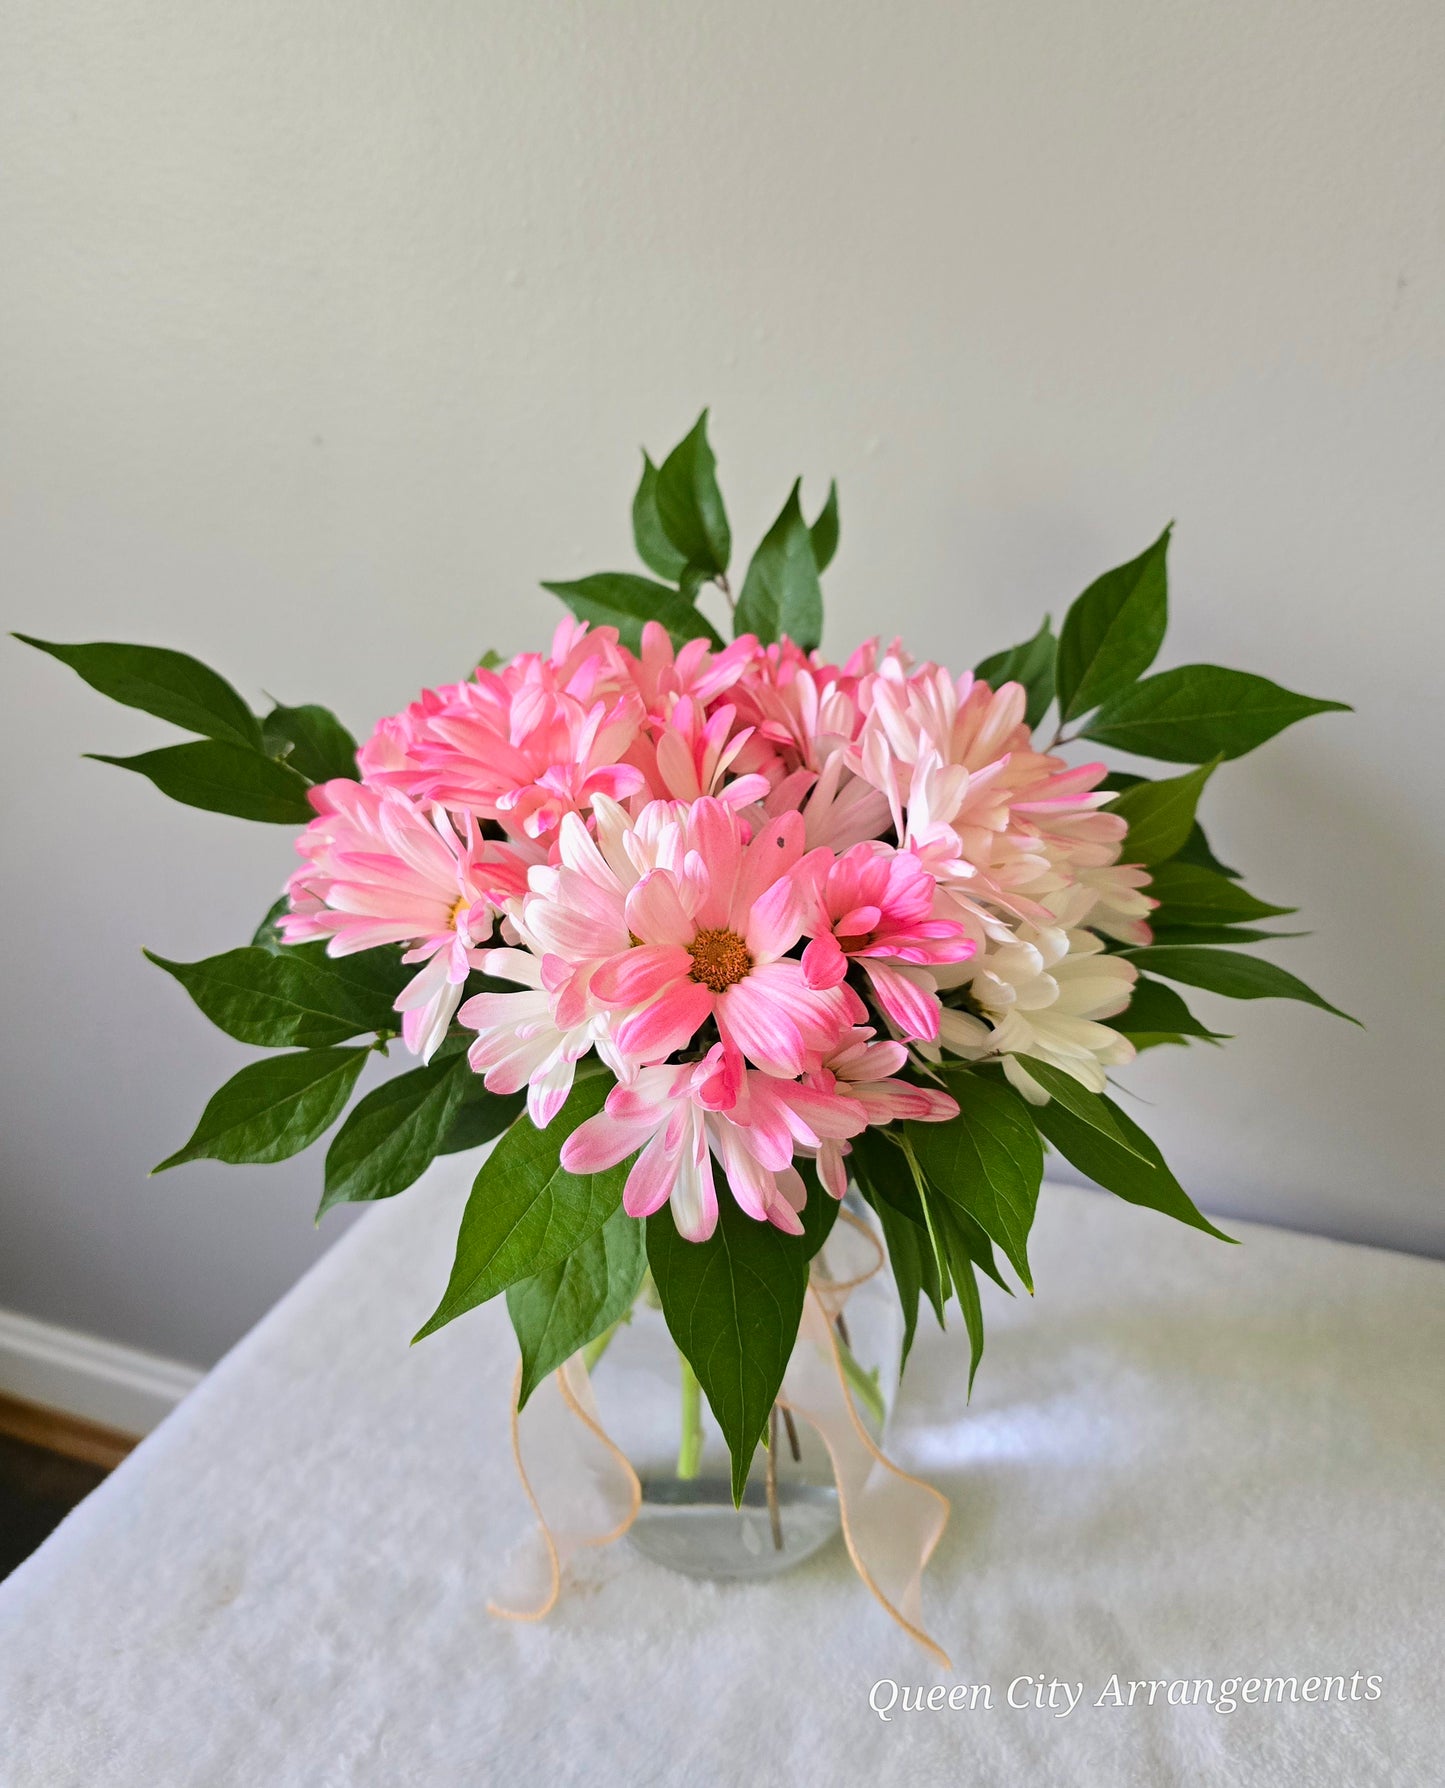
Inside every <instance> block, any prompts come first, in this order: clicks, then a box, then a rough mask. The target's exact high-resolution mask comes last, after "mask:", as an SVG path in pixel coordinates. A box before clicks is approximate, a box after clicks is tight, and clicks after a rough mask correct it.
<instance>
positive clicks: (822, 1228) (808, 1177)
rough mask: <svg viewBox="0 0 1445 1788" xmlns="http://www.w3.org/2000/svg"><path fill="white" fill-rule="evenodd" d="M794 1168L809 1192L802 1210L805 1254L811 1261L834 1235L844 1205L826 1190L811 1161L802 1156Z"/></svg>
mask: <svg viewBox="0 0 1445 1788" xmlns="http://www.w3.org/2000/svg"><path fill="white" fill-rule="evenodd" d="M793 1166H794V1167H796V1168H797V1170H798V1173H799V1174H800V1176H801V1177H802V1181H803V1186H804V1188H805V1190H806V1192H807V1195H808V1196H807V1202H806V1203H805V1204H804V1206H803V1209H802V1213H801V1215H802V1222H803V1252H804V1253H805V1254H806V1255H807V1256H808V1259H809V1260H811V1259H812V1258H813V1256H814V1255H815V1254H816V1253H817V1252H818V1251H819V1249H820V1248H821V1247H822V1246H823V1244H824V1242H826V1241H827V1239H828V1237H829V1236H830V1235H832V1233H833V1225H834V1224H835V1223H836V1222H837V1221H838V1212H839V1211H840V1210H842V1208H843V1207H842V1204H841V1203H840V1202H839V1200H838V1199H836V1198H834V1197H833V1195H832V1193H831V1192H829V1191H827V1190H825V1188H824V1186H823V1182H822V1181H821V1180H820V1179H819V1178H818V1173H817V1169H816V1168H815V1167H814V1166H813V1163H812V1162H811V1161H806V1160H804V1158H803V1157H802V1156H801V1155H798V1156H796V1157H795V1158H794V1161H793Z"/></svg>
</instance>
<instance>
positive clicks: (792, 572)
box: [733, 479, 823, 652]
mask: <svg viewBox="0 0 1445 1788" xmlns="http://www.w3.org/2000/svg"><path fill="white" fill-rule="evenodd" d="M801 488H802V480H801V479H799V480H798V482H797V483H796V484H795V485H794V486H793V488H792V490H791V491H790V492H789V495H788V500H787V502H786V503H784V505H783V507H782V510H781V512H780V513H779V515H778V519H777V520H776V521H775V522H774V523H773V525H772V527H771V528H769V529H768V531H767V533H766V534H765V535H764V536H763V539H762V544H761V545H760V546H759V547H758V550H757V551H756V552H755V553H754V554H753V557H752V563H751V564H750V565H749V566H748V574H747V576H746V578H744V580H743V590H742V595H741V596H740V597H739V598H738V606H737V612H736V614H735V615H734V617H733V632H734V633H736V634H742V633H755V634H756V635H757V636H758V638H759V639H760V640H761V641H762V642H763V644H764V645H771V644H772V643H773V641H774V640H778V639H784V638H786V639H790V640H792V641H793V642H794V643H795V644H796V645H799V646H801V647H802V648H803V650H804V651H805V652H811V651H812V650H813V648H814V647H815V646H816V645H817V644H818V642H819V640H820V639H822V637H823V588H822V585H821V584H820V583H819V582H818V566H817V561H816V560H815V559H814V557H813V543H812V538H811V536H810V535H809V533H808V524H807V523H806V522H805V521H804V520H803V511H802V508H801V507H800V505H799V501H798V493H799V491H800V490H801Z"/></svg>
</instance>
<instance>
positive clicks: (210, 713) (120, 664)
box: [14, 633, 261, 751]
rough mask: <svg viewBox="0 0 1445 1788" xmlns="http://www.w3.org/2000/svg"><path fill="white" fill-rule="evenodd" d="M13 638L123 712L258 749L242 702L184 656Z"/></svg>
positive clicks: (255, 728)
mask: <svg viewBox="0 0 1445 1788" xmlns="http://www.w3.org/2000/svg"><path fill="white" fill-rule="evenodd" d="M14 637H15V638H16V639H18V640H20V641H21V642H22V644H24V645H27V646H34V647H35V649H36V651H37V652H48V653H49V654H50V656H51V657H52V658H58V659H59V660H60V662H61V663H62V664H68V665H69V666H70V668H71V669H72V670H73V671H75V672H77V673H78V675H80V676H81V677H83V678H84V679H85V681H86V682H87V683H89V685H90V686H91V688H92V689H98V690H99V691H100V693H101V694H102V695H108V696H109V697H110V699H111V700H112V701H116V702H120V703H122V704H123V705H124V706H125V707H127V708H139V709H140V710H141V712H142V713H145V714H154V715H155V717H156V718H157V720H168V721H170V723H171V725H172V726H179V727H184V728H185V730H186V731H187V732H188V733H200V734H201V735H202V736H203V737H205V738H207V739H219V740H221V741H222V742H223V743H224V744H227V745H239V746H241V747H242V748H243V749H245V750H248V751H259V750H260V749H261V728H260V726H259V724H258V723H257V720H256V717H255V715H254V714H253V713H252V712H251V710H250V709H249V708H248V707H247V706H246V704H245V702H243V701H242V700H241V698H240V696H239V695H238V694H237V693H236V691H235V690H234V689H233V688H232V687H231V685H230V684H229V683H228V682H227V681H226V679H225V678H224V677H222V676H218V675H217V673H216V672H215V671H213V670H211V669H209V668H208V667H207V666H206V665H204V664H202V663H201V661H200V660H199V659H198V658H192V657H190V656H189V655H188V654H187V653H185V652H172V651H170V650H169V648H167V647H165V646H124V645H118V644H116V643H115V642H114V641H109V640H97V641H95V642H93V643H92V644H90V645H83V646H60V645H56V644H55V643H54V641H52V640H44V639H34V638H32V637H31V635H30V634H28V633H17V634H16V635H15V636H14Z"/></svg>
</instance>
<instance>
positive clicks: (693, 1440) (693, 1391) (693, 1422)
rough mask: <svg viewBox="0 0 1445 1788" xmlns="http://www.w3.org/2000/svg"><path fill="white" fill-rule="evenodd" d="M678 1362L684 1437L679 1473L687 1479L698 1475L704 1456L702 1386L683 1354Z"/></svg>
mask: <svg viewBox="0 0 1445 1788" xmlns="http://www.w3.org/2000/svg"><path fill="white" fill-rule="evenodd" d="M677 1363H678V1365H679V1366H680V1367H681V1369H682V1438H681V1440H680V1441H679V1442H678V1448H677V1475H678V1476H679V1477H680V1478H683V1479H687V1478H695V1477H696V1476H697V1471H698V1464H699V1461H700V1459H701V1457H702V1386H701V1385H700V1384H699V1383H698V1382H697V1374H696V1373H695V1372H694V1371H693V1369H692V1367H691V1366H690V1365H689V1364H688V1363H687V1361H686V1360H685V1359H684V1358H683V1356H682V1355H681V1354H678V1356H677Z"/></svg>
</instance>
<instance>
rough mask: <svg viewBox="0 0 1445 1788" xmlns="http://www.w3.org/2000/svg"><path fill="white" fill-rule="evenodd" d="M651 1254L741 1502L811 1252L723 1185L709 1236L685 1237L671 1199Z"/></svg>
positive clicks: (792, 1337) (654, 1223)
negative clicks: (749, 1211) (756, 1216)
mask: <svg viewBox="0 0 1445 1788" xmlns="http://www.w3.org/2000/svg"><path fill="white" fill-rule="evenodd" d="M647 1259H648V1264H649V1265H650V1266H651V1268H652V1278H653V1282H654V1284H655V1285H656V1286H657V1295H658V1297H659V1298H660V1299H661V1301H662V1313H663V1315H664V1316H665V1317H666V1319H667V1326H668V1329H669V1331H670V1332H671V1335H672V1338H673V1340H674V1341H675V1342H676V1343H677V1345H678V1349H679V1351H680V1352H681V1353H682V1354H683V1356H684V1358H685V1359H686V1360H687V1362H688V1364H689V1365H690V1366H691V1367H692V1369H693V1371H694V1372H695V1373H696V1374H697V1379H698V1383H699V1384H700V1385H701V1386H702V1388H703V1392H704V1394H705V1395H706V1397H707V1400H708V1403H709V1405H710V1406H711V1408H712V1412H713V1414H714V1415H715V1416H716V1417H717V1421H718V1426H719V1427H720V1428H721V1429H722V1431H723V1437H724V1439H725V1440H726V1441H727V1443H728V1450H729V1452H730V1453H731V1454H732V1466H733V1471H732V1477H733V1501H734V1502H735V1503H739V1504H740V1503H741V1502H742V1496H743V1486H744V1485H745V1484H746V1483H747V1481H748V1470H749V1467H750V1466H751V1465H752V1461H753V1454H754V1452H755V1451H756V1450H757V1445H758V1442H759V1441H760V1440H761V1439H762V1435H763V1429H764V1427H765V1425H766V1423H767V1420H768V1412H769V1411H770V1410H771V1409H772V1407H773V1403H774V1401H775V1400H776V1398H777V1395H778V1388H779V1386H780V1385H781V1384H782V1382H783V1374H784V1372H785V1371H786V1370H787V1366H788V1360H789V1358H790V1356H791V1355H792V1351H793V1343H794V1342H795V1341H796V1340H797V1338H798V1324H799V1322H800V1321H801V1319H802V1315H803V1295H804V1293H805V1292H806V1291H807V1288H808V1261H807V1255H806V1253H805V1251H804V1249H803V1248H802V1247H801V1246H800V1243H799V1238H798V1237H796V1236H786V1235H784V1234H783V1232H782V1231H781V1230H780V1229H775V1228H774V1227H773V1225H772V1224H771V1223H757V1222H754V1220H753V1219H752V1218H751V1217H749V1216H746V1215H745V1214H744V1213H743V1210H742V1208H741V1207H740V1205H739V1204H738V1202H737V1200H736V1199H735V1198H731V1197H729V1196H728V1195H727V1194H724V1195H723V1196H722V1197H721V1198H719V1200H718V1222H717V1228H716V1229H714V1231H713V1232H712V1234H711V1236H709V1238H708V1239H707V1241H705V1242H688V1241H684V1240H683V1238H682V1237H681V1236H680V1235H679V1234H678V1233H677V1226H676V1225H675V1224H674V1222H673V1220H672V1212H671V1210H670V1208H669V1207H668V1206H666V1205H664V1206H663V1208H662V1209H661V1210H660V1211H658V1212H657V1213H656V1214H655V1215H654V1216H651V1217H649V1218H648V1219H647Z"/></svg>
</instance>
